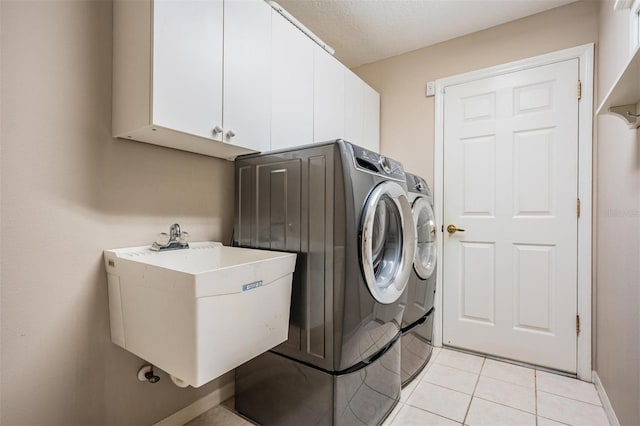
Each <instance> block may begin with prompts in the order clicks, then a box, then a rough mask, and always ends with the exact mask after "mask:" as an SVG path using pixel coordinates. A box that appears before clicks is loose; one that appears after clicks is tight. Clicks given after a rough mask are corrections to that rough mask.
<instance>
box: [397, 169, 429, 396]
mask: <svg viewBox="0 0 640 426" xmlns="http://www.w3.org/2000/svg"><path fill="white" fill-rule="evenodd" d="M406 179H407V190H408V191H409V200H410V202H411V209H412V211H413V218H414V222H415V226H416V241H417V248H416V253H415V259H414V262H413V271H412V273H411V275H410V277H409V282H408V284H407V288H406V290H405V291H406V303H407V305H406V307H405V310H404V314H403V316H402V337H401V343H402V350H401V354H402V360H401V370H402V386H404V385H406V384H407V383H409V382H410V381H411V380H413V378H414V377H416V376H417V375H418V374H419V373H420V371H422V369H423V368H424V367H425V365H426V364H427V362H428V361H429V358H431V352H432V350H433V346H432V336H433V316H434V314H433V312H434V309H433V301H434V297H435V291H436V260H437V256H436V232H437V229H436V220H435V215H434V212H433V196H432V194H431V191H430V190H429V186H428V185H427V182H425V180H424V179H422V178H421V177H418V176H415V175H412V174H410V173H406Z"/></svg>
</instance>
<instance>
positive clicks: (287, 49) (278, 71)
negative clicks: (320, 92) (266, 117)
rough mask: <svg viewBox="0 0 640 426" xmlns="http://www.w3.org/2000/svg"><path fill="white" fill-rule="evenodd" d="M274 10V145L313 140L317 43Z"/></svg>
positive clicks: (272, 147) (295, 143) (304, 142)
mask: <svg viewBox="0 0 640 426" xmlns="http://www.w3.org/2000/svg"><path fill="white" fill-rule="evenodd" d="M271 14H272V37H273V39H272V48H273V52H272V53H273V57H272V59H271V61H272V85H273V88H272V112H271V117H272V119H271V149H282V148H289V147H292V146H297V145H306V144H310V143H313V52H314V46H315V44H314V43H313V41H312V40H311V39H310V38H309V37H307V36H306V35H305V34H304V33H302V31H300V30H299V29H298V28H296V27H295V26H293V25H292V24H291V23H290V22H289V21H287V20H286V19H285V18H284V17H283V16H282V15H280V14H279V13H278V12H276V11H275V10H273V11H272V12H271Z"/></svg>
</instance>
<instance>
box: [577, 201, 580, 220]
mask: <svg viewBox="0 0 640 426" xmlns="http://www.w3.org/2000/svg"><path fill="white" fill-rule="evenodd" d="M576 215H577V216H578V217H580V198H578V199H577V200H576Z"/></svg>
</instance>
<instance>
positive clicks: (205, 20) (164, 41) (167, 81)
mask: <svg viewBox="0 0 640 426" xmlns="http://www.w3.org/2000/svg"><path fill="white" fill-rule="evenodd" d="M221 28H222V1H184V2H178V1H167V0H156V1H155V2H154V4H153V97H152V99H153V109H152V111H153V124H156V125H158V126H162V127H166V128H169V129H176V130H181V131H183V132H186V133H189V134H192V135H196V136H200V137H202V138H206V139H214V136H215V135H214V133H213V129H214V128H215V126H222V102H221V100H222V31H221ZM185 46H188V48H185Z"/></svg>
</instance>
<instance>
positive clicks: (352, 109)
mask: <svg viewBox="0 0 640 426" xmlns="http://www.w3.org/2000/svg"><path fill="white" fill-rule="evenodd" d="M364 86H365V83H364V82H363V81H362V80H360V78H359V77H358V76H357V75H355V74H354V73H352V72H351V71H349V70H345V73H344V138H345V139H346V140H348V141H349V142H352V143H354V144H356V145H362V136H363V135H362V126H363V119H364Z"/></svg>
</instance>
